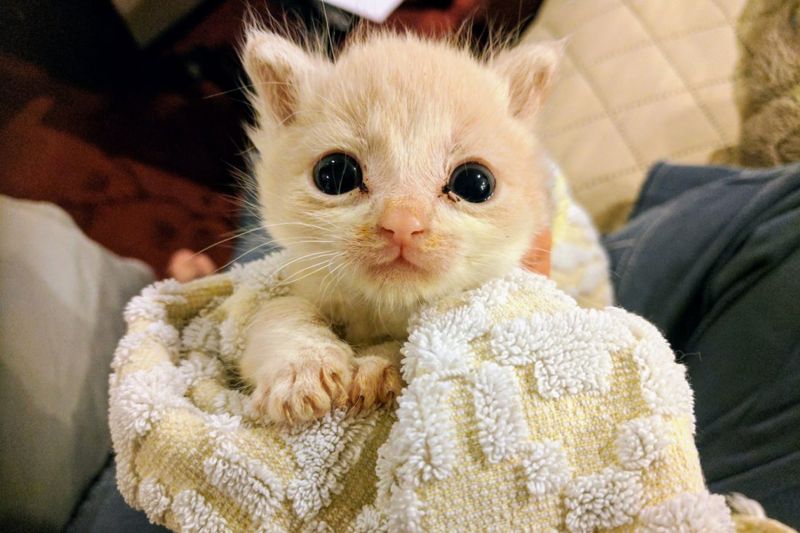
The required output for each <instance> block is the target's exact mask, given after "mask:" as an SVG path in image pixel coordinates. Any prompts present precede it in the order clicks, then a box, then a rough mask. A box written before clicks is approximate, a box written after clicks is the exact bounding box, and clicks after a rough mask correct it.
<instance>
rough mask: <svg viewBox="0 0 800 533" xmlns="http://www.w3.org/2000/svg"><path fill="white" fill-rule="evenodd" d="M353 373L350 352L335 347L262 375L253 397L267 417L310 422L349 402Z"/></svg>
mask: <svg viewBox="0 0 800 533" xmlns="http://www.w3.org/2000/svg"><path fill="white" fill-rule="evenodd" d="M352 376H353V370H352V367H351V357H350V354H348V353H347V352H346V351H344V350H340V349H338V348H331V349H328V350H327V351H325V352H323V353H322V354H321V355H320V354H316V355H313V356H309V357H304V358H302V359H299V360H294V361H292V362H289V363H287V364H286V366H284V367H283V368H281V369H280V370H279V371H278V372H277V373H275V374H274V375H273V376H270V377H268V378H265V379H262V380H261V382H260V383H259V385H258V387H257V388H256V390H255V391H254V392H253V395H252V397H251V400H250V401H251V402H252V408H253V409H254V410H255V411H256V412H257V413H259V414H260V415H261V416H262V417H264V418H265V419H267V420H271V421H273V422H278V423H284V424H297V423H301V422H307V421H309V420H313V419H315V418H319V417H321V416H324V415H325V414H326V413H328V412H330V411H331V409H334V408H336V407H343V406H345V405H346V404H347V391H348V389H349V388H350V385H351V382H352Z"/></svg>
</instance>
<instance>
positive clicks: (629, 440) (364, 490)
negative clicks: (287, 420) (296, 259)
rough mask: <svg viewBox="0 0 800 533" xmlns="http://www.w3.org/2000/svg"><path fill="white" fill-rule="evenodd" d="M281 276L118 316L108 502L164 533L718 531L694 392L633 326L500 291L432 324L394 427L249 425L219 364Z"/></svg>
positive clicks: (270, 269) (621, 318)
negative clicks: (125, 327) (112, 488)
mask: <svg viewBox="0 0 800 533" xmlns="http://www.w3.org/2000/svg"><path fill="white" fill-rule="evenodd" d="M282 259H283V258H282V257H281V256H280V255H278V256H272V257H270V258H267V259H265V260H261V261H258V262H253V263H250V264H248V265H246V266H244V267H239V268H237V269H235V270H234V271H232V272H231V273H229V274H226V275H220V276H215V277H210V278H205V279H201V280H198V281H195V282H193V283H190V284H187V285H180V284H177V283H175V282H161V283H158V284H156V285H154V286H152V287H151V288H149V289H147V290H145V291H144V292H143V294H142V295H141V296H139V297H137V298H136V299H134V300H133V301H132V302H131V304H130V305H129V306H128V309H127V312H126V319H127V321H128V324H129V333H128V334H127V335H126V337H125V338H124V339H123V340H122V341H121V343H120V346H119V349H118V350H117V353H116V355H115V359H114V363H113V369H114V372H113V374H112V376H111V378H110V382H111V407H110V425H111V430H112V437H113V441H114V447H115V450H116V453H117V475H118V484H119V488H120V491H121V492H122V494H123V496H124V497H125V499H126V500H127V501H128V503H130V504H131V505H132V506H134V507H137V508H140V509H143V510H144V511H145V512H146V513H147V514H148V516H149V518H150V519H151V520H152V521H154V522H158V523H162V524H165V525H167V526H168V527H170V528H172V529H175V530H181V531H302V530H309V531H336V532H339V531H381V530H387V529H388V530H390V531H434V532H435V531H453V530H455V531H487V530H495V531H511V530H537V531H543V530H569V531H592V530H595V529H601V528H617V527H619V528H620V529H619V530H620V531H622V530H632V529H637V528H640V529H643V530H653V531H656V530H657V531H731V530H733V527H734V526H733V523H732V521H731V517H730V513H729V511H728V509H727V507H726V506H725V502H724V499H723V498H722V497H720V496H712V495H710V494H708V492H707V491H706V489H705V486H704V483H703V478H702V473H701V471H700V466H699V462H698V458H697V453H696V450H695V447H694V443H693V426H694V420H693V415H692V395H691V390H690V388H689V386H688V384H687V382H686V379H685V377H684V369H683V367H682V366H680V365H678V364H676V363H675V362H674V359H673V354H672V352H671V350H670V349H669V346H668V345H667V344H666V342H665V341H664V340H663V338H662V337H661V335H660V334H659V333H658V331H657V330H656V329H655V328H654V327H653V326H651V325H650V324H648V323H647V322H645V321H644V320H642V319H640V318H638V317H636V316H633V315H630V314H628V313H626V312H624V311H621V310H619V309H614V308H606V309H604V310H596V309H583V308H580V307H579V306H578V305H577V304H576V303H575V301H574V300H573V299H572V298H571V297H569V296H567V295H566V294H564V293H563V292H561V291H560V290H559V289H557V288H556V286H555V284H554V283H553V282H552V281H550V280H548V279H546V278H544V277H541V276H538V275H534V274H530V273H527V272H524V271H521V270H520V271H516V272H514V273H512V274H510V275H508V276H506V277H505V278H501V279H496V280H493V281H491V282H489V283H487V284H486V285H485V286H483V287H481V288H479V289H477V290H474V291H471V292H468V293H465V294H461V295H456V296H454V297H453V298H451V299H449V300H447V301H442V302H439V303H437V304H436V305H432V306H429V307H428V308H426V309H424V310H423V311H421V312H420V314H419V315H418V317H417V318H416V319H415V321H414V322H413V323H412V324H411V327H410V332H411V333H410V337H409V340H408V342H407V343H406V344H405V346H404V348H403V352H404V359H403V375H404V379H405V380H406V382H407V386H406V387H405V388H404V390H403V392H402V394H401V395H400V397H399V399H398V403H399V407H398V409H397V410H396V411H394V412H389V411H387V410H380V411H375V412H373V413H371V414H367V415H364V416H360V417H357V418H349V419H348V418H346V417H345V416H344V414H343V413H342V412H340V411H336V412H333V413H330V414H328V415H326V416H325V417H323V418H322V419H320V420H318V421H316V422H313V423H311V424H308V425H307V426H304V427H301V428H294V429H285V428H278V427H274V426H266V427H265V426H263V425H261V424H259V423H258V422H256V421H254V420H253V419H252V418H251V413H250V412H249V410H248V409H247V407H246V405H247V402H246V399H247V397H246V396H245V395H244V394H243V393H242V392H241V391H239V390H237V389H236V388H233V387H232V386H230V384H229V383H228V379H229V376H228V373H227V372H226V370H225V368H226V362H227V361H231V360H232V359H233V358H234V357H236V355H237V353H238V352H239V350H240V349H241V331H242V326H243V324H244V323H245V321H246V319H247V317H248V315H249V313H250V312H251V311H252V309H254V308H255V306H256V305H257V303H258V301H260V300H261V299H263V298H271V297H274V296H276V295H279V294H281V293H283V292H284V291H285V288H283V287H282V286H281V279H282V274H281V272H280V264H281V261H282Z"/></svg>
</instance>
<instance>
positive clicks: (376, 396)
mask: <svg viewBox="0 0 800 533" xmlns="http://www.w3.org/2000/svg"><path fill="white" fill-rule="evenodd" d="M356 365H357V367H356V371H355V374H353V381H352V384H351V385H350V392H349V397H350V411H349V413H350V414H357V413H359V412H361V411H365V410H368V409H370V408H372V407H373V406H376V405H390V404H392V403H394V399H395V398H396V397H397V395H398V394H400V389H401V388H402V386H403V380H402V378H401V377H400V369H399V368H397V366H396V365H394V364H393V363H391V362H390V361H387V360H386V359H384V358H383V357H377V356H374V355H368V356H365V357H359V358H357V359H356Z"/></svg>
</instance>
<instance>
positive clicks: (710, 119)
mask: <svg viewBox="0 0 800 533" xmlns="http://www.w3.org/2000/svg"><path fill="white" fill-rule="evenodd" d="M621 1H622V2H624V3H625V4H626V5H628V7H630V9H631V11H632V12H633V13H635V14H636V17H637V18H638V19H639V21H640V22H641V24H642V27H643V28H644V30H645V31H646V32H647V33H648V35H650V36H651V37H652V38H653V42H654V43H655V45H656V47H657V48H658V50H659V52H660V53H661V55H662V56H663V57H664V59H666V61H667V63H668V64H669V66H670V68H671V69H672V71H673V72H674V73H675V75H676V76H678V79H680V80H681V82H682V83H683V84H684V86H686V87H687V88H688V90H689V94H690V95H691V96H692V99H693V100H694V103H695V105H696V106H697V108H698V109H700V111H701V112H702V113H703V115H704V116H705V117H706V120H707V121H708V122H709V124H711V127H712V128H713V129H714V132H715V133H716V134H717V136H718V137H719V141H720V142H725V141H724V140H725V135H723V133H722V127H721V126H720V124H719V123H718V122H717V119H716V117H714V116H713V115H712V114H711V112H710V111H709V110H708V107H707V106H706V105H705V104H704V103H701V102H700V99H699V98H698V96H697V94H696V93H695V91H694V90H693V88H692V87H691V86H690V84H689V83H688V81H687V80H686V78H685V77H684V75H683V74H682V73H681V72H680V70H679V69H678V68H677V67H676V66H675V61H674V58H673V57H672V56H671V55H669V54H668V53H667V51H666V49H665V48H664V47H663V46H662V44H661V42H659V41H657V40H656V39H655V36H654V34H653V31H652V30H651V28H650V27H649V26H648V25H647V23H646V22H645V20H644V17H642V16H641V14H640V13H639V12H638V11H636V8H635V7H634V6H633V5H632V4H629V0H621ZM717 8H719V6H717ZM723 17H724V14H723Z"/></svg>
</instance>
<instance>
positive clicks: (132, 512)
mask: <svg viewBox="0 0 800 533" xmlns="http://www.w3.org/2000/svg"><path fill="white" fill-rule="evenodd" d="M115 474H116V472H115V469H114V464H113V463H111V464H110V465H108V466H107V467H106V468H105V469H104V470H103V472H102V474H100V476H99V477H98V479H97V481H96V482H95V483H94V485H92V489H91V491H90V492H89V494H88V496H87V497H86V500H85V501H84V503H83V504H82V505H81V507H80V509H79V510H78V512H77V514H76V515H75V518H74V519H73V521H72V522H70V525H69V527H67V529H66V533H108V532H113V533H161V532H166V531H169V530H168V529H167V528H165V527H162V526H157V525H155V524H151V523H150V521H149V520H148V519H147V515H145V514H144V513H143V512H141V511H137V510H136V509H133V508H132V507H130V506H128V504H127V503H125V500H124V499H123V498H122V495H121V494H120V493H119V490H118V489H117V481H116V478H115Z"/></svg>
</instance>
